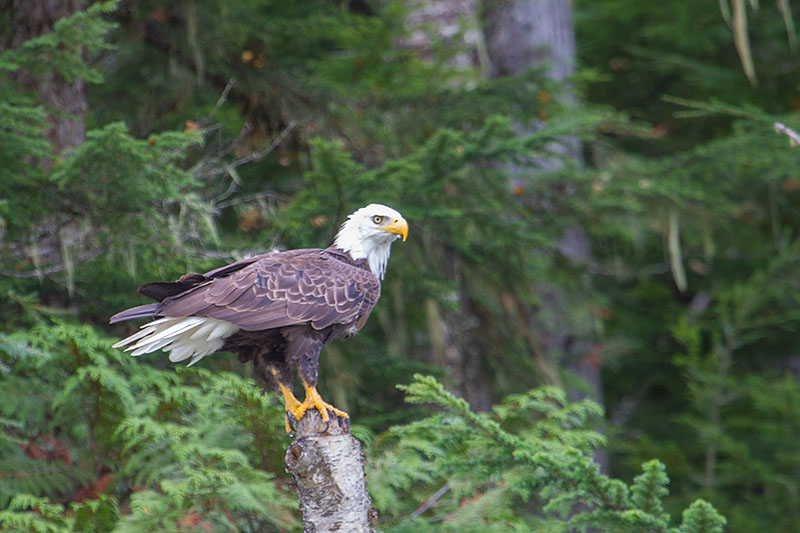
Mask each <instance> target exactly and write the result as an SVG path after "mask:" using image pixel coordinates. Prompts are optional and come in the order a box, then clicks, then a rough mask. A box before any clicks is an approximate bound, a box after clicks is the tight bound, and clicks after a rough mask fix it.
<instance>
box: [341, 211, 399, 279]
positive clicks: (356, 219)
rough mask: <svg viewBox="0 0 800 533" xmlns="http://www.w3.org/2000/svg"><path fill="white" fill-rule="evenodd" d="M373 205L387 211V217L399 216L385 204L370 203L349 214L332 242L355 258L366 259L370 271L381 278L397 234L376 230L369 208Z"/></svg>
mask: <svg viewBox="0 0 800 533" xmlns="http://www.w3.org/2000/svg"><path fill="white" fill-rule="evenodd" d="M375 207H380V208H383V209H384V210H387V211H381V213H380V214H383V213H386V216H387V217H393V218H394V217H400V213H398V212H397V211H395V210H394V209H391V208H389V207H385V206H378V205H377V204H372V205H369V206H367V207H364V208H362V209H359V210H358V211H356V212H355V213H353V214H352V215H350V216H349V217H348V218H347V220H346V221H345V223H344V224H342V227H341V229H340V230H339V233H338V234H336V239H334V241H333V244H334V246H336V247H337V248H339V249H341V250H342V251H344V252H347V253H349V254H350V257H352V258H353V259H355V260H359V259H366V260H367V263H368V264H369V268H370V270H372V273H373V274H375V276H377V278H378V279H383V276H384V274H386V265H387V264H388V262H389V254H390V253H391V250H392V242H394V240H395V239H397V238H398V237H399V236H398V235H396V234H393V233H387V232H385V231H380V230H376V229H375V227H374V225H373V224H372V223H371V220H370V219H371V216H372V215H371V213H372V211H371V209H374V208H375Z"/></svg>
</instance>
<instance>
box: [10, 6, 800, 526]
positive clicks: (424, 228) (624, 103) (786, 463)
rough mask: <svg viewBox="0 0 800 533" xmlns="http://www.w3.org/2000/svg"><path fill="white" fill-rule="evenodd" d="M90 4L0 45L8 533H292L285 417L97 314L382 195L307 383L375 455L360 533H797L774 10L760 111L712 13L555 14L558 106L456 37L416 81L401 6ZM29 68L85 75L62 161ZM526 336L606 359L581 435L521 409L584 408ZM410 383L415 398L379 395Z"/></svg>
mask: <svg viewBox="0 0 800 533" xmlns="http://www.w3.org/2000/svg"><path fill="white" fill-rule="evenodd" d="M87 4H88V6H87V8H86V10H84V11H81V12H78V13H76V14H74V15H73V16H71V17H66V18H64V19H62V20H60V21H59V22H58V23H57V24H56V26H55V29H54V31H53V32H52V33H49V34H46V35H42V36H40V37H36V38H34V39H31V40H30V41H29V42H27V43H25V44H24V45H22V46H21V47H18V48H16V49H7V50H5V51H3V52H2V54H0V301H3V302H4V305H3V306H2V307H0V397H2V399H3V401H2V402H0V529H3V530H9V531H142V530H148V529H150V530H154V531H159V530H174V529H180V530H188V531H194V530H197V531H204V530H208V529H209V528H211V529H212V530H232V531H239V530H244V531H283V530H297V529H298V528H299V527H300V526H299V517H298V512H297V509H296V507H297V506H296V503H295V497H294V494H293V493H292V490H291V488H290V487H288V486H287V482H286V478H285V474H284V472H283V457H284V448H285V445H286V444H287V441H286V440H285V437H284V435H283V429H282V413H281V408H280V406H279V402H278V401H277V400H276V399H272V397H271V396H270V395H266V394H264V393H262V391H261V390H260V389H259V388H258V386H256V385H255V384H254V383H253V381H252V379H250V378H249V377H248V373H249V370H248V369H247V368H246V367H242V365H240V364H239V363H238V362H237V361H236V360H235V359H234V358H232V357H230V356H226V355H215V356H214V357H211V358H206V359H205V360H204V361H203V367H202V368H193V369H191V370H187V369H182V368H176V367H173V366H171V365H168V363H166V362H165V361H164V359H165V358H163V357H159V356H158V355H152V356H146V357H144V358H140V359H136V360H134V359H131V358H130V357H129V356H127V355H126V354H123V353H121V352H119V351H117V350H112V349H111V348H110V345H111V344H112V343H113V342H114V339H115V338H118V337H119V336H120V335H122V334H126V332H127V333H129V330H130V328H129V326H128V325H121V326H116V327H115V328H113V329H109V328H107V327H106V326H105V325H104V324H105V323H106V321H107V317H108V316H109V315H111V314H112V313H113V312H115V311H118V310H120V309H122V308H124V307H126V306H130V305H136V304H138V303H142V302H141V300H140V299H139V298H138V297H137V296H136V295H135V293H134V291H133V288H134V287H135V286H136V285H138V284H139V283H141V282H144V281H151V280H155V279H174V278H176V277H177V276H179V275H181V274H183V273H184V272H187V271H200V272H202V271H204V270H206V269H210V268H213V267H216V266H219V265H220V264H221V261H223V260H232V259H238V258H241V257H243V256H244V255H246V254H251V253H260V252H264V251H268V250H270V249H272V248H274V247H279V248H293V247H310V246H326V245H327V244H328V243H329V241H330V239H331V237H332V236H333V234H334V233H335V231H336V229H337V225H338V224H339V223H340V222H341V219H342V217H343V216H345V215H346V214H347V213H349V212H350V211H351V210H352V209H354V208H356V207H359V206H361V205H364V204H366V203H368V202H374V201H376V202H383V203H386V204H389V205H391V206H393V207H395V208H397V209H399V210H400V211H401V212H403V213H404V215H405V216H406V218H407V219H408V220H409V222H410V223H411V236H410V238H409V241H408V242H407V243H405V244H404V245H403V246H402V247H399V246H398V247H395V250H394V257H393V259H392V262H391V266H390V268H389V273H388V277H387V280H386V281H385V282H384V284H383V296H382V300H381V303H380V305H379V306H377V307H376V309H375V312H374V314H373V317H372V318H371V319H370V322H369V324H368V325H367V327H366V328H365V329H364V331H363V332H362V334H361V335H359V337H358V338H356V339H353V340H351V341H348V342H346V343H339V344H334V345H332V346H329V347H326V351H325V353H324V354H323V356H322V360H321V385H320V389H321V390H322V391H323V393H324V394H325V396H326V398H328V399H329V400H330V401H332V402H333V403H334V404H336V405H337V406H338V407H341V408H343V409H346V410H348V411H349V412H350V413H351V414H352V415H353V420H354V423H355V425H354V426H353V434H354V435H357V436H358V437H359V438H360V439H362V441H363V442H364V443H365V446H366V447H367V449H368V462H367V469H368V487H369V489H370V491H371V492H372V497H373V500H374V504H375V506H376V507H377V508H378V509H379V510H380V515H379V516H380V518H379V520H380V523H379V527H381V528H382V529H384V530H386V531H410V530H420V529H422V530H441V531H450V530H456V529H458V530H462V531H492V530H495V531H530V530H542V531H570V530H573V529H578V530H581V529H587V528H599V529H601V530H605V531H676V532H681V533H687V532H690V531H691V532H701V531H702V532H706V531H707V532H718V531H722V530H723V528H727V530H728V531H733V532H738V531H758V530H763V531H779V532H781V531H787V532H788V531H793V530H794V529H795V528H796V524H797V523H798V521H800V515H798V509H799V508H800V507H798V505H797V503H798V502H797V494H798V489H799V487H798V482H797V480H798V479H800V468H799V465H800V455H799V454H798V453H799V452H798V451H797V446H796V445H795V441H796V435H797V434H798V431H800V414H799V413H800V411H799V410H798V407H797V406H798V405H800V392H799V389H798V386H797V375H798V362H797V356H796V355H794V354H796V353H798V349H800V345H798V340H797V335H796V330H797V324H798V319H799V318H800V316H798V312H797V311H796V309H797V308H798V306H797V303H798V302H797V300H798V298H797V287H798V284H800V279H798V275H797V269H796V268H795V265H796V264H797V262H798V260H800V240H798V228H799V227H800V219H798V211H797V208H796V205H797V200H798V198H797V191H798V190H800V182H798V179H797V176H796V173H797V168H798V162H800V152H798V151H797V150H796V149H791V147H790V146H789V145H788V144H787V141H786V138H785V137H783V136H780V135H776V134H775V133H774V132H773V129H772V123H773V122H774V121H775V120H780V121H782V122H784V123H786V124H787V125H788V126H789V127H791V128H794V129H800V126H798V125H799V124H800V123H799V122H798V120H797V112H796V108H797V102H796V100H797V95H796V82H797V80H796V75H795V73H796V72H797V71H798V68H800V66H799V65H798V63H799V62H800V59H798V55H797V54H793V53H791V51H790V50H788V48H787V39H786V31H787V26H788V25H787V22H786V20H787V17H786V15H785V13H784V16H783V17H781V16H776V15H775V10H773V9H769V10H768V9H763V10H761V11H758V12H753V11H751V12H748V14H747V16H748V22H749V25H750V34H749V40H750V48H751V52H752V54H753V57H752V60H753V63H754V65H755V69H756V70H757V72H758V81H759V84H758V86H752V85H751V84H750V83H749V81H748V80H747V77H746V75H745V74H744V73H743V72H742V68H741V63H740V58H739V55H738V54H737V50H736V47H735V46H734V43H733V33H732V31H731V29H730V28H729V27H728V26H727V25H726V23H725V21H724V20H723V18H722V16H721V15H720V11H719V5H718V4H717V3H714V2H705V3H704V2H696V1H692V0H680V1H676V2H671V3H664V4H663V5H654V4H652V3H643V2H635V1H633V0H594V1H592V2H575V20H576V24H577V29H578V42H577V44H578V53H579V59H580V63H581V66H582V68H584V69H585V70H584V71H583V72H581V74H580V75H579V76H578V77H577V78H576V80H574V81H575V83H576V85H577V86H578V88H579V89H580V91H581V92H582V94H581V96H582V97H584V99H585V101H586V102H585V104H584V105H582V106H580V107H575V108H570V107H565V106H564V105H563V104H561V103H559V102H560V101H561V99H560V98H558V95H559V92H560V91H562V90H563V87H561V86H559V85H558V84H555V83H553V82H551V81H548V80H547V79H546V78H545V77H544V76H543V73H542V72H540V71H531V72H528V73H525V74H523V75H521V76H518V77H505V78H497V79H493V80H486V79H483V77H482V76H481V73H480V72H479V70H478V69H474V70H472V69H464V68H454V67H453V66H452V65H450V64H448V63H447V60H448V59H449V58H451V57H453V54H455V53H458V52H460V51H461V50H460V48H459V46H458V45H457V44H455V43H457V41H458V39H456V38H452V39H450V40H448V39H442V40H439V41H436V42H435V46H433V49H432V50H430V53H429V54H428V55H427V56H426V57H425V58H424V59H422V58H421V57H420V55H419V53H418V51H416V50H415V49H414V48H413V46H408V45H407V44H406V43H407V41H406V39H407V38H408V35H407V29H406V28H405V26H404V24H403V22H402V21H403V19H404V17H406V16H407V15H408V14H409V9H411V7H410V4H409V3H407V2H402V1H390V2H372V1H367V2H330V1H327V0H314V1H310V2H301V3H297V2H279V1H272V0H269V1H258V2H255V1H242V2H224V1H221V0H203V1H197V2H188V3H183V4H180V5H171V4H169V3H167V4H165V3H163V2H160V1H158V0H133V1H129V2H124V3H122V4H117V3H116V2H87ZM173 4H174V3H173ZM781 5H784V6H786V5H788V4H784V3H781ZM781 9H784V8H781ZM794 9H795V11H796V9H797V7H796V6H794ZM7 17H8V15H7V14H6V13H3V14H0V31H2V32H4V33H5V34H8V33H9V32H10V28H9V24H8V20H7ZM789 42H793V41H792V40H791V39H790V40H789ZM22 73H25V75H27V76H32V77H33V79H35V80H36V82H37V83H39V84H42V85H47V84H55V83H59V82H60V81H63V80H66V81H70V80H74V79H82V80H84V81H86V82H88V83H89V84H90V86H89V87H88V89H87V95H88V102H89V110H88V112H87V114H86V116H85V117H84V121H85V124H86V126H87V134H86V139H85V142H83V143H82V144H81V145H80V146H77V147H74V148H73V149H70V150H66V151H63V152H61V153H56V150H55V148H54V147H53V146H52V145H51V143H50V142H49V141H48V140H47V134H48V131H49V130H50V128H51V127H52V126H53V124H54V122H57V121H58V120H59V119H60V117H61V113H63V111H61V110H59V109H52V108H49V107H47V106H45V105H43V104H42V102H41V100H40V99H39V97H38V95H37V94H36V93H35V92H34V91H33V90H29V89H28V88H26V85H25V84H23V83H21V81H20V75H21V74H22ZM62 118H63V117H62ZM526 128H527V129H526ZM520 131H528V132H530V133H528V134H526V135H521V134H520V133H519V132H520ZM570 138H579V139H581V141H582V142H583V146H584V155H585V156H586V165H585V166H582V165H580V164H578V163H577V162H576V161H575V160H573V159H571V158H570V157H567V156H565V155H564V153H565V152H569V150H565V149H564V143H569V142H571V141H570V140H569V139H570ZM554 159H558V160H559V161H560V163H561V166H560V167H559V168H558V169H557V170H553V169H552V167H549V169H547V168H543V167H542V165H541V162H542V161H543V160H547V161H553V160H554ZM510 178H513V179H514V180H518V181H520V182H521V183H523V184H524V186H522V185H520V186H514V187H510V186H509V180H510ZM576 227H580V228H582V229H583V230H584V232H585V234H586V236H587V242H586V243H585V244H586V245H587V247H588V248H589V249H590V250H591V253H590V254H589V255H588V256H587V258H584V259H578V260H575V259H574V258H571V257H569V256H568V254H565V253H564V252H563V241H562V238H563V236H564V235H565V232H568V231H569V230H570V229H572V228H576ZM544 283H547V284H551V285H552V286H553V287H557V288H558V291H560V294H561V298H563V299H564V300H566V302H565V303H564V302H562V303H563V305H562V307H565V308H568V310H569V312H568V316H563V315H557V314H554V313H553V312H552V309H553V308H554V307H557V306H554V305H553V302H552V301H550V299H549V297H548V295H544V296H542V292H541V291H540V290H534V288H541V285H542V284H544ZM537 295H538V296H537ZM442 317H446V318H447V319H449V320H451V322H450V323H449V325H451V326H452V324H457V325H458V327H459V328H461V329H457V330H455V332H451V334H452V335H463V336H464V337H465V338H467V339H469V342H470V343H471V345H470V348H471V349H474V351H475V352H477V353H479V354H480V361H479V365H478V366H479V373H480V376H481V377H482V378H484V379H485V382H484V383H482V384H480V386H485V387H486V388H489V389H491V396H492V398H494V399H495V400H496V401H495V406H494V407H493V408H492V410H491V411H490V412H487V413H476V412H473V411H472V410H470V408H469V406H468V405H467V404H466V403H465V402H464V401H463V400H459V399H458V398H455V397H454V396H453V395H451V394H450V393H448V392H446V388H447V387H449V386H451V385H453V381H452V379H453V378H452V377H451V376H448V375H447V373H446V371H445V370H444V369H443V368H442V365H443V364H444V363H445V362H446V361H445V358H444V356H442V355H441V353H439V352H437V345H436V342H437V338H436V337H437V333H438V334H440V333H441V332H440V331H439V332H437V330H436V328H437V327H438V325H439V323H440V322H443V321H444V319H442ZM541 323H545V324H549V325H552V328H551V330H553V331H559V332H561V331H563V332H565V333H567V334H568V335H567V336H568V337H569V341H570V343H571V344H573V345H575V346H579V347H585V349H584V348H580V349H579V350H578V351H580V352H581V353H582V356H583V357H584V358H585V359H586V360H588V361H592V362H594V363H596V364H599V365H602V370H603V380H604V385H603V390H602V392H603V401H604V404H605V409H601V408H600V406H599V405H598V404H597V403H595V402H594V401H591V400H588V399H587V400H578V401H568V400H567V397H566V395H565V393H564V391H562V390H561V389H559V388H554V387H539V386H540V385H543V384H545V383H553V382H554V381H562V382H564V383H568V384H570V385H575V384H577V382H578V380H577V378H575V377H574V376H572V375H571V374H570V373H569V371H568V370H566V368H567V367H568V366H570V364H571V363H572V362H571V361H569V360H568V359H567V358H566V357H562V354H558V353H549V354H543V353H542V350H541V347H540V345H539V342H540V341H541V339H537V338H535V337H534V336H532V335H531V331H534V330H535V329H536V328H535V326H536V325H537V324H541ZM445 355H446V354H445ZM543 364H549V365H550V368H551V371H552V374H550V375H547V373H546V372H545V370H544V369H543ZM414 373H424V374H435V375H436V378H437V379H438V380H439V381H437V380H435V379H433V378H430V377H419V378H417V379H416V380H415V381H414V382H412V383H411V384H409V385H406V386H404V387H402V388H401V390H403V391H405V393H406V394H407V396H408V399H409V400H410V401H411V404H410V405H406V404H405V403H404V396H403V394H402V393H401V392H399V391H398V390H397V389H396V388H395V384H396V383H405V382H407V381H408V376H409V375H412V374H414ZM553 376H555V379H553ZM440 382H441V383H440ZM536 387H539V388H536ZM604 413H605V414H604ZM600 448H607V449H608V450H609V451H610V452H611V461H610V468H611V472H612V474H613V475H606V474H603V473H601V471H600V469H599V466H598V464H597V463H595V462H593V460H592V456H593V454H594V453H595V451H596V450H598V449H600ZM654 458H656V459H654ZM667 472H668V473H669V477H668V476H667ZM718 510H719V511H718ZM723 515H724V517H723Z"/></svg>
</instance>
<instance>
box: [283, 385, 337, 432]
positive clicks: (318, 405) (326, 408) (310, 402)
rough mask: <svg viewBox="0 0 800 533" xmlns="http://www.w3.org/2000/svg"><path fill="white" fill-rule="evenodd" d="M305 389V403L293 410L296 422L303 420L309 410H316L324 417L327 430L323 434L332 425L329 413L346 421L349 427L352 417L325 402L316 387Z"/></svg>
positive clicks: (292, 414)
mask: <svg viewBox="0 0 800 533" xmlns="http://www.w3.org/2000/svg"><path fill="white" fill-rule="evenodd" d="M305 389H306V398H305V400H303V403H301V404H300V405H299V406H297V408H296V409H293V410H291V416H292V417H293V418H294V420H295V421H297V420H300V419H301V418H303V416H304V415H305V414H306V412H307V411H308V410H309V409H316V410H317V411H319V414H320V416H321V417H322V423H323V424H325V429H324V430H323V431H322V433H324V432H325V431H327V430H328V424H329V423H330V415H329V414H328V413H329V412H330V413H333V414H334V415H336V416H338V417H339V418H343V419H345V420H346V421H347V424H348V426H349V422H350V415H348V414H347V413H345V412H344V411H342V410H341V409H337V408H336V407H334V406H332V405H331V404H329V403H327V402H326V401H325V400H323V399H322V396H320V395H319V392H317V388H316V387H312V386H308V385H306V386H305ZM288 416H289V414H288V413H287V417H288Z"/></svg>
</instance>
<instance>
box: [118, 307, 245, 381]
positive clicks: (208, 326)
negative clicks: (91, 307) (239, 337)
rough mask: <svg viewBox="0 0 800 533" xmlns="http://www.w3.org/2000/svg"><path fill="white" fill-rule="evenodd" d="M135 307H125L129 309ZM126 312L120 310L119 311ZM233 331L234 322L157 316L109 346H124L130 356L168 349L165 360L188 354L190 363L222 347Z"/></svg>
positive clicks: (186, 356) (196, 317)
mask: <svg viewBox="0 0 800 533" xmlns="http://www.w3.org/2000/svg"><path fill="white" fill-rule="evenodd" d="M153 305H155V304H153ZM143 307H146V306H143ZM135 309H136V308H134V309H129V311H133V310H135ZM126 312H127V311H123V313H126ZM120 314H122V313H120ZM129 318H135V317H129ZM237 331H239V327H238V326H237V325H236V324H231V323H230V322H226V321H225V320H217V319H216V318H211V317H202V316H186V317H177V318H159V319H157V320H153V321H152V322H148V323H147V324H144V325H143V326H141V327H140V328H139V331H137V332H136V333H134V334H133V335H131V336H130V337H127V338H125V339H122V340H121V341H119V342H118V343H116V344H115V345H114V346H113V347H114V348H123V347H124V348H125V351H126V352H130V353H131V355H142V354H145V353H151V352H155V351H156V350H163V351H165V352H170V354H169V360H170V361H172V362H173V363H177V362H178V361H183V360H184V359H189V358H190V357H191V361H190V362H189V365H190V366H191V365H193V364H195V363H196V362H197V361H199V360H200V359H202V358H203V357H205V356H206V355H208V354H212V353H214V352H216V351H217V350H219V349H220V348H222V346H223V345H224V344H225V339H227V338H228V337H230V336H231V335H233V334H234V333H236V332H237Z"/></svg>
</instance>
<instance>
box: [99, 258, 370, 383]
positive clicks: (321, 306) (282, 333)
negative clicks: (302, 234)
mask: <svg viewBox="0 0 800 533" xmlns="http://www.w3.org/2000/svg"><path fill="white" fill-rule="evenodd" d="M139 292H140V293H141V294H143V295H145V296H148V297H150V298H153V299H155V300H158V301H159V303H157V304H149V305H143V306H139V307H134V308H132V309H128V310H127V311H123V312H121V313H118V314H116V315H114V316H113V317H111V323H112V324H113V323H116V322H120V321H123V320H129V319H132V318H144V317H147V318H162V317H166V318H180V317H188V316H195V317H211V318H215V319H218V320H224V321H226V322H230V323H231V324H234V325H236V326H238V328H239V330H238V331H237V332H235V333H233V334H232V335H231V336H230V337H228V338H226V339H225V342H224V344H223V345H222V348H221V350H223V351H230V352H234V353H237V354H238V355H239V359H240V360H241V361H242V362H245V361H253V365H254V366H255V368H256V369H257V370H259V375H260V377H263V378H264V379H266V380H268V381H271V378H272V372H271V370H272V369H273V368H274V369H275V370H277V371H278V373H279V374H280V375H281V377H282V378H283V377H285V380H284V379H281V380H280V381H284V382H286V381H288V382H290V381H291V375H290V374H289V368H290V366H296V367H297V368H298V369H299V370H300V374H301V377H302V378H303V381H305V382H307V383H308V384H310V385H316V382H317V362H318V358H319V352H320V350H321V349H322V346H323V344H325V343H326V342H328V341H330V340H333V339H337V338H339V337H342V336H345V335H347V336H349V335H353V334H355V333H356V332H357V331H358V330H360V329H361V328H362V327H363V326H364V324H365V323H366V321H367V318H368V317H369V314H370V311H372V308H373V307H374V306H375V304H376V303H377V301H378V298H379V297H380V294H381V285H380V281H378V278H377V277H375V275H374V274H373V273H372V272H370V270H369V267H368V265H367V262H366V261H365V260H363V259H362V260H358V261H356V260H354V259H352V258H351V257H350V255H349V254H348V253H346V252H342V251H341V250H338V249H336V248H333V247H331V248H327V249H325V250H320V249H305V250H290V251H288V252H273V253H270V254H262V255H257V256H254V257H251V258H249V259H245V260H243V261H238V262H236V263H232V264H230V265H227V266H224V267H222V268H218V269H216V270H212V271H210V272H207V273H206V274H195V273H191V274H186V275H184V276H182V277H181V279H180V280H178V281H175V282H155V283H147V284H145V285H142V286H141V287H139Z"/></svg>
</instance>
